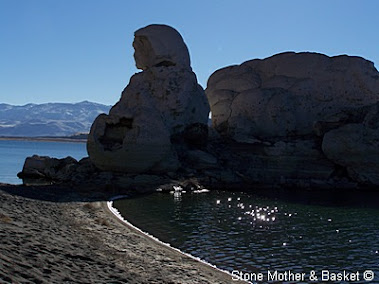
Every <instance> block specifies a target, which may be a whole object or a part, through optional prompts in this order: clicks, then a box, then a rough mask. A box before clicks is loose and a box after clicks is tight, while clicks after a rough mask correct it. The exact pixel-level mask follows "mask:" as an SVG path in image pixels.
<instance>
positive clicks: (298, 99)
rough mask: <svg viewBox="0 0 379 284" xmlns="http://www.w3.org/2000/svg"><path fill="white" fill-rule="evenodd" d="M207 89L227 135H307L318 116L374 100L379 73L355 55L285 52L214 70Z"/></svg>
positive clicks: (322, 118) (332, 117) (323, 118)
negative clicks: (332, 55) (333, 55)
mask: <svg viewBox="0 0 379 284" xmlns="http://www.w3.org/2000/svg"><path fill="white" fill-rule="evenodd" d="M206 94H207V97H208V99H209V102H210V106H211V111H212V122H213V126H214V127H215V128H216V129H217V130H218V131H219V132H220V133H222V134H224V135H226V136H228V137H231V138H233V137H235V138H236V139H237V140H238V139H239V138H240V137H249V138H252V137H257V138H269V137H276V136H281V137H284V136H299V135H309V134H313V131H314V130H313V125H314V124H315V122H317V121H331V122H333V121H335V119H337V117H336V116H337V115H339V114H341V113H343V112H346V111H348V110H351V109H355V108H357V107H360V106H365V105H370V104H373V103H376V102H377V101H378V96H379V73H378V71H377V70H376V69H375V67H374V64H373V63H372V62H370V61H367V60H365V59H363V58H360V57H350V56H345V55H343V56H336V57H328V56H326V55H322V54H317V53H294V52H288V53H282V54H278V55H274V56H272V57H269V58H266V59H263V60H259V59H255V60H251V61H246V62H244V63H243V64H241V65H239V66H230V67H226V68H223V69H220V70H218V71H216V72H215V73H213V74H212V76H211V77H210V78H209V80H208V85H207V89H206Z"/></svg>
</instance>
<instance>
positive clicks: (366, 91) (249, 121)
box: [20, 25, 379, 191]
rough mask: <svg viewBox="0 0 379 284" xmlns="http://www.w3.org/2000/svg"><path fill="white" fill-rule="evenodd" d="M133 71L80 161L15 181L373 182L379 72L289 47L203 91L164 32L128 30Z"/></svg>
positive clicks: (182, 48) (29, 169) (147, 184)
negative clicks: (136, 70) (135, 69)
mask: <svg viewBox="0 0 379 284" xmlns="http://www.w3.org/2000/svg"><path fill="white" fill-rule="evenodd" d="M133 46H134V48H135V54H134V58H135V61H136V66H137V67H138V68H140V69H141V70H143V71H142V72H140V73H137V74H135V75H134V76H133V77H132V78H131V79H130V82H129V84H128V86H127V87H126V88H125V89H124V91H123V92H122V95H121V99H120V101H119V102H118V103H116V104H115V105H114V106H113V107H112V109H111V110H110V111H109V114H101V115H99V116H98V117H97V118H96V120H95V121H94V123H93V125H92V128H91V132H90V134H89V137H88V143H87V149H88V153H89V158H87V159H83V160H81V161H79V162H76V161H72V160H71V159H69V158H68V159H64V160H57V159H51V158H45V157H32V158H28V159H27V160H26V163H25V166H24V169H23V172H22V173H21V174H20V176H23V177H31V176H33V177H44V178H47V179H49V180H53V181H54V182H64V183H67V182H70V183H75V184H83V183H88V182H90V183H93V184H96V185H98V186H103V187H105V188H107V189H109V188H110V189H112V188H115V187H117V188H122V189H131V188H132V189H133V190H135V189H136V188H139V189H141V188H145V189H146V188H149V189H154V188H156V187H159V188H161V189H162V190H169V191H171V190H172V188H173V185H180V186H182V188H183V189H185V190H198V189H201V188H202V186H206V187H210V188H231V189H238V190H241V189H242V188H253V189H254V190H257V189H258V188H261V189H264V190H267V189H272V188H274V189H275V188H276V189H282V188H291V189H292V188H301V189H304V188H307V189H313V190H315V189H321V190H324V189H335V188H340V189H341V188H342V189H362V188H368V187H372V188H376V189H377V185H379V150H378V149H379V142H378V141H379V132H378V125H379V123H378V121H379V73H378V71H377V70H376V69H375V67H374V65H373V64H372V63H371V62H369V61H367V60H365V59H363V58H359V57H351V56H345V55H344V56H336V57H328V56H326V55H322V54H316V53H294V52H288V53H283V54H278V55H275V56H272V57H270V58H266V59H263V60H259V59H255V60H250V61H247V62H245V63H243V64H241V65H239V66H230V67H226V68H222V69H220V70H218V71H216V72H215V73H214V74H212V76H211V77H210V78H209V80H208V86H207V89H206V92H205V93H206V95H207V97H208V100H209V102H210V108H211V111H212V122H213V124H212V127H208V126H207V122H208V112H209V105H208V101H207V98H206V96H205V94H204V91H203V89H202V88H201V87H200V86H199V85H198V83H197V79H196V76H195V74H194V73H193V72H192V69H191V67H190V59H189V54H188V50H187V47H186V45H185V43H184V42H183V39H182V37H181V36H180V34H179V33H178V32H177V31H176V30H174V29H173V28H171V27H168V26H164V25H151V26H147V27H145V28H142V29H140V30H138V31H137V32H136V33H135V39H134V42H133Z"/></svg>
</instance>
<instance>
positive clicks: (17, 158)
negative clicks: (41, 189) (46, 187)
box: [0, 140, 87, 184]
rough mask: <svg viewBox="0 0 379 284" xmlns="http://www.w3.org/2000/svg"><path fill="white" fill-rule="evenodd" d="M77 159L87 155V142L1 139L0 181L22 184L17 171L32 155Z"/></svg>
mask: <svg viewBox="0 0 379 284" xmlns="http://www.w3.org/2000/svg"><path fill="white" fill-rule="evenodd" d="M34 154H36V155H40V156H50V157H54V158H65V157H67V156H71V157H73V158H75V159H77V160H79V159H81V158H83V157H85V156H87V150H86V144H85V143H76V142H75V143H73V142H45V141H43V142H42V141H19V140H0V157H1V159H0V182H3V183H11V184H20V183H22V180H20V179H19V178H18V177H17V173H18V172H20V171H21V170H22V167H23V165H24V162H25V159H26V157H28V156H32V155H34Z"/></svg>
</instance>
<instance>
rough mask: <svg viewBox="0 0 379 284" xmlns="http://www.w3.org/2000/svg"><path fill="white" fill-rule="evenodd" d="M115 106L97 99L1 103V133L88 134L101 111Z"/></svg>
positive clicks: (41, 134)
mask: <svg viewBox="0 0 379 284" xmlns="http://www.w3.org/2000/svg"><path fill="white" fill-rule="evenodd" d="M110 108H111V106H107V105H102V104H98V103H93V102H88V101H84V102H80V103H73V104H70V103H46V104H27V105H24V106H14V105H9V104H0V136H13V137H38V136H71V135H74V134H77V133H88V132H89V130H90V128H91V125H92V122H93V121H94V120H95V118H96V117H97V116H98V115H99V114H100V113H108V112H109V109H110Z"/></svg>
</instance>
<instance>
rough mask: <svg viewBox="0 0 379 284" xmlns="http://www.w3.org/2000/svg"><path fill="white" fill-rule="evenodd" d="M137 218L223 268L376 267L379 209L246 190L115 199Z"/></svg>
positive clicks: (158, 234)
mask: <svg viewBox="0 0 379 284" xmlns="http://www.w3.org/2000/svg"><path fill="white" fill-rule="evenodd" d="M114 206H115V207H116V208H117V209H118V210H119V211H120V212H121V214H122V215H123V216H124V217H125V219H127V220H128V221H130V222H131V223H132V224H134V225H136V226H137V227H139V228H141V229H142V230H143V231H146V232H148V233H150V234H152V235H154V236H156V237H158V238H159V239H161V240H162V241H164V242H167V243H170V244H171V245H172V246H174V247H177V248H179V249H181V250H183V251H185V252H187V253H190V254H192V255H194V256H198V257H200V258H202V259H204V260H206V261H208V262H210V263H212V264H215V265H217V266H218V267H220V268H223V269H227V270H229V271H232V270H242V271H246V272H254V271H257V270H258V271H262V272H263V271H266V270H268V269H277V270H288V269H291V270H293V271H297V272H309V271H310V270H319V271H321V270H322V269H329V270H335V271H342V270H351V271H356V270H362V269H373V270H374V269H375V268H376V269H377V267H378V263H379V255H378V253H377V251H378V249H379V218H378V217H379V210H377V209H361V208H335V207H321V206H307V205H299V204H291V203H285V202H280V201H274V200H270V199H263V198H259V197H256V196H252V195H249V194H246V193H230V192H222V191H219V192H209V193H203V194H193V193H185V194H179V193H176V194H175V193H173V194H165V193H155V194H151V195H148V196H144V197H138V198H135V199H124V200H118V201H116V202H115V204H114Z"/></svg>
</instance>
